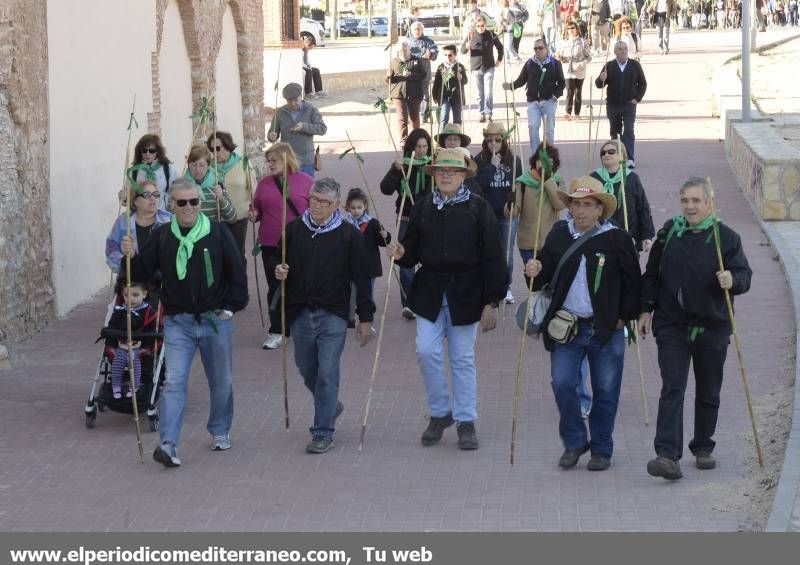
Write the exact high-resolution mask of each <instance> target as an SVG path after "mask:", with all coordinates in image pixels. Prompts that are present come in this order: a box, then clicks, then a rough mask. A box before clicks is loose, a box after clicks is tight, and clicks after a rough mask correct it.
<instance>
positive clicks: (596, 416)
mask: <svg viewBox="0 0 800 565" xmlns="http://www.w3.org/2000/svg"><path fill="white" fill-rule="evenodd" d="M584 356H587V357H588V358H589V368H590V373H591V380H592V393H593V395H594V400H593V404H592V412H591V414H589V432H590V434H591V441H590V442H589V445H590V447H591V450H592V455H605V456H608V457H611V455H612V454H613V452H614V441H613V439H612V437H611V436H612V434H613V432H614V419H615V418H616V416H617V406H618V405H619V392H620V387H621V384H622V367H623V364H624V362H625V334H624V332H623V330H615V331H614V333H613V334H612V335H611V337H610V338H609V340H608V342H606V343H605V344H603V343H601V342H600V341H599V340H598V339H597V338H596V337H595V334H594V326H593V325H592V324H591V323H590V322H579V326H578V335H577V336H576V337H575V339H573V340H572V341H571V342H569V343H566V344H560V343H557V344H555V348H554V349H553V351H552V352H551V353H550V367H551V376H552V383H551V384H552V386H553V392H554V393H555V397H556V405H557V406H558V412H559V415H560V419H559V424H558V431H559V434H560V435H561V441H562V442H563V443H564V447H565V448H566V449H576V448H579V447H581V446H583V445H585V444H586V443H587V431H586V424H584V422H583V419H582V418H581V407H580V400H579V399H578V386H579V384H580V365H581V362H582V360H583V358H584Z"/></svg>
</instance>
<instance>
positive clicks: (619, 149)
mask: <svg viewBox="0 0 800 565" xmlns="http://www.w3.org/2000/svg"><path fill="white" fill-rule="evenodd" d="M617 157H618V158H619V159H620V160H622V141H621V139H620V137H619V134H617ZM619 166H620V167H621V168H622V178H621V180H620V184H619V193H620V196H622V216H623V217H624V218H625V232H626V233H628V235H630V232H628V200H627V199H626V198H625V163H622V162H620V164H619ZM632 325H633V332H634V337H635V338H636V339H635V340H634V343H636V362H637V363H638V365H639V387H640V388H641V392H642V408H643V409H644V424H645V426H649V425H650V408H649V407H648V406H647V392H645V388H644V369H643V368H642V349H641V347H640V346H639V324H637V323H635V322H634V323H633V324H632Z"/></svg>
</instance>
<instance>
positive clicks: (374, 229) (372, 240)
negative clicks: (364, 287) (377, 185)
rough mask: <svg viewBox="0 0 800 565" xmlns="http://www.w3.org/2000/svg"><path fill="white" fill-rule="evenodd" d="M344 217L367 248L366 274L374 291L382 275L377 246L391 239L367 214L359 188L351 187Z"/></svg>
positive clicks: (361, 191)
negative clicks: (377, 280)
mask: <svg viewBox="0 0 800 565" xmlns="http://www.w3.org/2000/svg"><path fill="white" fill-rule="evenodd" d="M345 209H346V211H347V213H346V214H345V219H346V220H347V221H348V222H350V223H351V224H353V225H354V226H355V227H356V228H358V231H360V232H361V235H363V236H364V243H365V244H366V248H367V276H369V278H370V284H371V287H372V291H373V292H374V291H375V279H376V278H378V277H380V276H382V275H383V268H382V266H381V253H380V251H379V250H378V247H386V245H387V244H388V243H389V242H390V241H391V240H392V236H391V235H390V234H389V232H387V231H386V230H385V229H384V228H383V226H382V225H381V224H380V222H379V221H378V220H376V219H375V218H373V217H372V216H370V215H369V206H368V204H367V195H366V194H365V193H364V191H363V190H361V189H360V188H351V189H350V191H349V192H348V193H347V200H346V201H345Z"/></svg>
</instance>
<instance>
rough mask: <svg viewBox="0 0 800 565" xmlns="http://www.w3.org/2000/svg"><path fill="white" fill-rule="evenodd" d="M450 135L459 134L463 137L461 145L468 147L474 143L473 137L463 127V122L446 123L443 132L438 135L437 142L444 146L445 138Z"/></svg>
mask: <svg viewBox="0 0 800 565" xmlns="http://www.w3.org/2000/svg"><path fill="white" fill-rule="evenodd" d="M448 135H457V136H458V137H460V138H461V147H466V146H467V145H469V144H470V143H472V139H471V138H470V137H469V136H468V135H467V134H465V133H464V132H463V131H462V129H461V124H445V126H444V128H443V129H442V131H441V133H439V135H437V136H436V143H438V144H439V145H441V146H444V140H445V138H446V137H447V136H448Z"/></svg>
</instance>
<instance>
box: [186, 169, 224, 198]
mask: <svg viewBox="0 0 800 565" xmlns="http://www.w3.org/2000/svg"><path fill="white" fill-rule="evenodd" d="M183 178H185V179H189V180H190V181H192V182H193V183H195V184H196V185H199V186H200V188H201V189H202V191H201V193H200V198H201V199H202V200H211V199H214V198H216V195H215V194H214V187H215V186H217V178H216V177H215V176H214V171H213V170H211V169H210V168H209V169H208V172H207V173H206V176H204V177H203V180H202V181H200V182H197V181H196V180H194V177H193V176H192V173H190V172H189V171H186V173H184V175H183Z"/></svg>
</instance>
